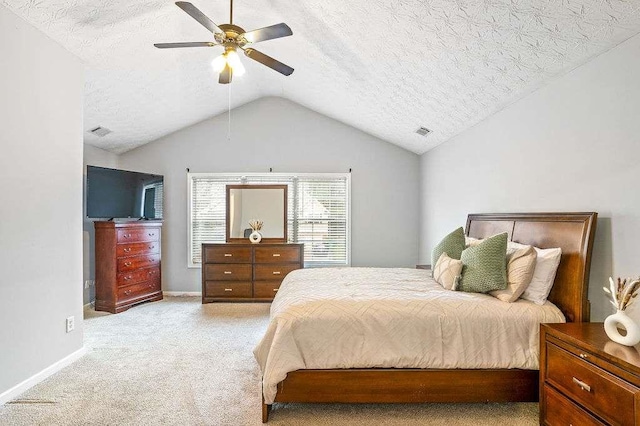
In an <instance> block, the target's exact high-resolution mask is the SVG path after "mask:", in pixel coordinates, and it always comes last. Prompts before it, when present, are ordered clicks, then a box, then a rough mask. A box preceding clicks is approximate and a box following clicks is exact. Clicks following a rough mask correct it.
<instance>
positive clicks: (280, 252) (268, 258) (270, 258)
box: [255, 246, 300, 263]
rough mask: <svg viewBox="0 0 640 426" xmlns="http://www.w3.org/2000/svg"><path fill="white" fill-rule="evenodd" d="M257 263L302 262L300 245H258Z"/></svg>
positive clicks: (256, 252) (256, 251)
mask: <svg viewBox="0 0 640 426" xmlns="http://www.w3.org/2000/svg"><path fill="white" fill-rule="evenodd" d="M255 256H256V263H286V262H295V263H300V248H299V247H286V246H281V247H256V248H255Z"/></svg>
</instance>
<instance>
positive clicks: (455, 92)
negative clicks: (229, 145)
mask: <svg viewBox="0 0 640 426" xmlns="http://www.w3.org/2000/svg"><path fill="white" fill-rule="evenodd" d="M191 2H192V3H194V5H196V6H197V7H198V8H200V9H201V10H202V11H203V12H204V13H205V14H206V15H208V16H209V17H210V18H211V19H212V20H213V21H214V22H216V23H217V24H223V23H227V22H228V20H229V9H228V8H229V4H228V2H227V1H223V0H215V1H213V0H191ZM0 4H2V5H4V6H6V7H8V8H9V9H10V10H12V11H14V12H15V13H16V14H18V15H19V16H22V17H23V18H24V19H25V20H27V21H28V22H30V23H31V24H33V25H34V26H35V27H37V28H39V29H40V30H41V31H43V32H44V33H45V34H47V35H48V36H50V37H51V38H52V39H54V40H56V41H58V42H59V43H60V44H62V45H63V46H65V47H66V48H67V49H68V50H69V51H71V52H72V53H74V54H76V55H77V56H78V57H79V58H81V59H82V60H83V61H84V63H85V65H86V88H85V110H84V113H85V117H84V125H85V130H86V131H88V130H90V129H92V128H95V127H97V126H104V127H107V128H109V129H111V130H112V131H113V133H111V134H109V135H107V136H105V137H103V138H99V137H97V136H94V135H92V134H89V133H85V142H86V143H89V144H91V145H94V146H97V147H100V148H103V149H107V150H110V151H113V152H116V153H121V152H125V151H127V150H130V149H132V148H134V147H136V146H139V145H142V144H145V143H147V142H150V141H152V140H155V139H157V138H159V137H161V136H163V135H166V134H168V133H171V132H173V131H176V130H178V129H180V128H183V127H185V126H188V125H191V124H193V123H196V122H198V121H201V120H204V119H206V118H208V117H211V116H215V115H218V114H220V113H222V112H225V111H227V110H228V108H229V107H230V106H231V107H232V108H233V107H236V106H239V105H242V104H244V103H247V102H250V101H252V100H254V99H257V98H260V97H263V96H282V97H285V98H288V99H290V100H292V101H294V102H297V103H299V104H301V105H304V106H306V107H308V108H310V109H313V110H315V111H318V112H320V113H322V114H325V115H327V116H329V117H333V118H335V119H337V120H339V121H342V122H344V123H346V124H349V125H351V126H353V127H356V128H358V129H361V130H363V131H365V132H368V133H370V134H373V135H375V136H378V137H380V138H381V139H384V140H386V141H389V142H391V143H394V144H397V145H399V146H401V147H404V148H406V149H408V150H411V151H413V152H416V153H419V154H420V153H423V152H425V151H427V150H429V149H431V148H433V147H435V146H437V145H438V144H440V143H443V142H446V141H447V140H448V139H450V138H451V137H453V136H455V135H456V134H458V133H460V132H462V131H464V130H465V129H467V128H469V127H471V126H473V125H474V124H476V123H477V122H479V121H481V120H482V119H484V118H486V117H488V116H490V115H491V114H493V113H494V112H496V111H498V110H500V109H501V108H503V107H504V106H505V105H507V104H509V103H511V102H513V101H514V100H516V99H518V98H520V97H522V96H524V95H526V94H527V93H530V92H531V91H532V90H535V89H536V88H538V87H540V86H542V85H544V84H545V83H546V82H548V81H549V80H551V79H553V78H554V77H555V76H558V75H560V74H562V73H564V72H567V71H569V70H571V69H573V68H575V67H576V66H578V65H580V64H582V63H584V62H586V61H588V60H589V59H591V58H593V57H594V56H596V55H598V54H600V53H602V52H604V51H606V50H608V49H610V48H611V47H613V46H615V45H616V44H618V43H620V42H622V41H624V40H625V39H627V38H629V37H631V36H633V35H635V34H637V33H638V32H639V31H640V1H635V0H629V1H621V0H575V1H574V0H537V1H536V0H527V1H525V0H457V1H454V0H391V1H384V0H353V1H344V0H309V1H285V0H236V1H235V2H234V23H235V24H237V25H240V26H242V27H243V28H245V29H246V30H250V29H254V28H260V27H264V26H267V25H271V24H275V23H279V22H286V23H287V24H288V25H289V26H290V27H291V28H292V30H293V33H294V34H293V36H292V37H287V38H283V39H277V40H271V41H267V42H263V43H260V44H257V45H255V47H256V48H257V49H258V50H260V51H262V52H264V53H266V54H268V55H270V56H273V57H275V58H277V59H279V60H281V61H282V62H285V63H287V64H289V65H291V66H292V67H293V68H295V72H294V73H293V74H292V75H291V76H289V77H284V76H282V75H280V74H278V73H276V72H274V71H272V70H270V69H269V68H266V67H264V66H262V65H260V64H258V63H256V62H254V61H251V60H249V59H248V58H244V57H243V58H242V60H243V63H244V64H245V67H246V68H247V72H246V74H245V75H244V76H242V77H239V78H236V79H234V81H233V83H232V84H230V85H220V84H218V83H217V76H216V75H214V73H213V71H212V69H211V60H212V59H213V58H214V57H215V56H217V55H219V54H220V53H221V51H222V48H221V47H213V48H194V49H172V50H158V49H156V48H154V47H153V43H158V42H174V41H209V40H212V34H211V33H209V32H208V31H207V30H206V29H204V28H203V27H202V26H200V25H199V24H198V23H197V22H196V21H194V20H193V19H191V18H190V17H189V16H188V15H187V14H185V13H184V12H183V11H181V10H180V9H179V8H178V7H176V6H175V5H174V4H173V3H172V2H171V1H168V0H46V1H45V0H0ZM247 125H251V123H247ZM420 126H424V127H427V128H429V129H431V130H432V131H433V133H432V134H430V135H429V136H428V137H426V138H424V137H422V136H419V135H417V134H416V133H415V131H416V129H417V128H418V127H420Z"/></svg>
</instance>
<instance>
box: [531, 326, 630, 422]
mask: <svg viewBox="0 0 640 426" xmlns="http://www.w3.org/2000/svg"><path fill="white" fill-rule="evenodd" d="M540 424H543V425H570V424H572V425H575V426H578V425H581V426H582V425H607V424H611V425H640V345H638V346H636V347H627V346H623V345H620V344H618V343H615V342H613V341H611V340H609V338H608V337H607V335H606V334H605V332H604V326H603V324H602V323H567V324H543V325H542V326H541V331H540Z"/></svg>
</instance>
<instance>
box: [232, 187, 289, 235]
mask: <svg viewBox="0 0 640 426" xmlns="http://www.w3.org/2000/svg"><path fill="white" fill-rule="evenodd" d="M251 220H259V221H262V228H261V229H260V233H261V234H262V241H265V242H286V241H287V185H227V242H228V243H232V242H236V243H237V242H249V239H248V236H249V235H248V234H249V233H251V227H250V226H249V221H251Z"/></svg>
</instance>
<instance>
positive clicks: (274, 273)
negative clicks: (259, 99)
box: [253, 263, 300, 281]
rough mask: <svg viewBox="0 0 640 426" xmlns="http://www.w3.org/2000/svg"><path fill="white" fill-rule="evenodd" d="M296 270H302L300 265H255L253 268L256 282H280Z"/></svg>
mask: <svg viewBox="0 0 640 426" xmlns="http://www.w3.org/2000/svg"><path fill="white" fill-rule="evenodd" d="M296 269H300V265H298V264H295V263H294V264H282V265H278V264H273V265H255V266H254V267H253V271H254V274H253V276H254V279H255V280H256V281H258V280H260V281H264V280H280V281H282V279H283V278H284V277H285V276H287V274H288V273H289V272H291V271H295V270H296Z"/></svg>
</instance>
